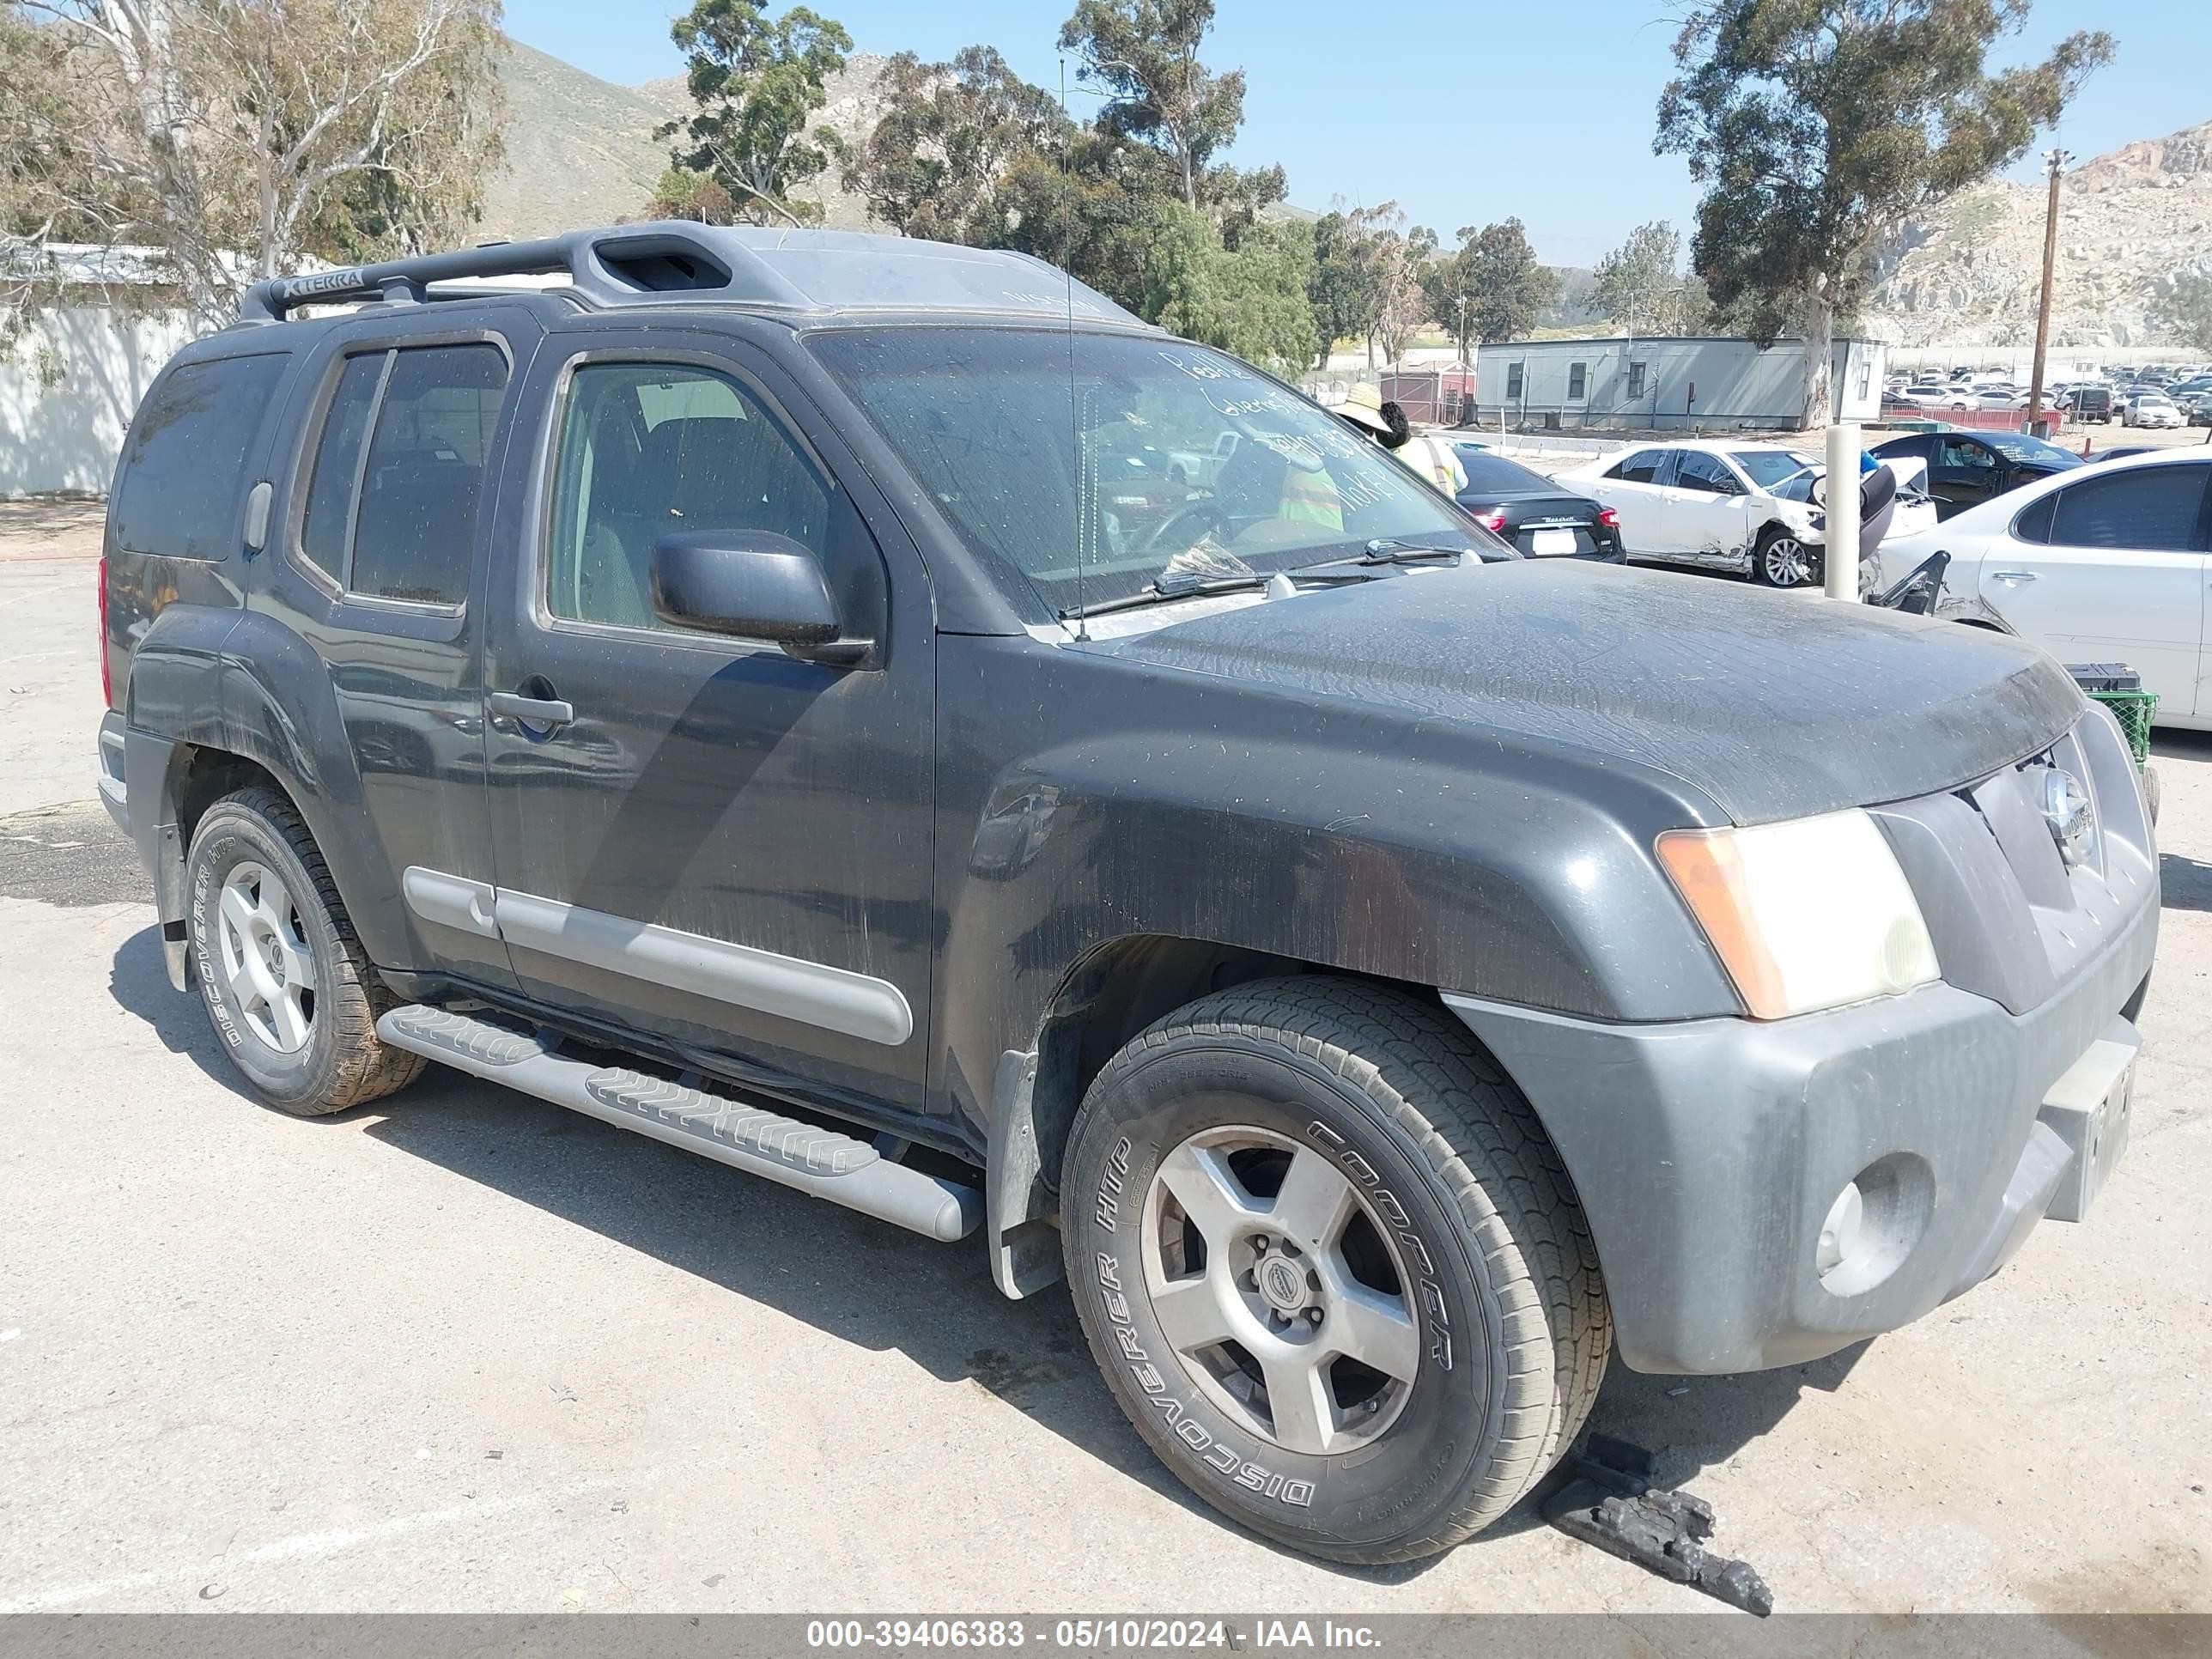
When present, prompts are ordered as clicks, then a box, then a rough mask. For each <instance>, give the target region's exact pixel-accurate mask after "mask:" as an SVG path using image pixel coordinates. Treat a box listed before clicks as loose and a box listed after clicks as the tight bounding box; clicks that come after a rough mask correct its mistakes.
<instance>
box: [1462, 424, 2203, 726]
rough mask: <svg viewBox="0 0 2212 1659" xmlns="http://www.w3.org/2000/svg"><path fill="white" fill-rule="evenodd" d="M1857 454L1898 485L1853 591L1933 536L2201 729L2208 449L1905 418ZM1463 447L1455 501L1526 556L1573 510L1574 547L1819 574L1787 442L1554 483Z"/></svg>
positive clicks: (1966, 569) (2059, 646) (1956, 571)
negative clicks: (2137, 676) (1893, 509)
mask: <svg viewBox="0 0 2212 1659" xmlns="http://www.w3.org/2000/svg"><path fill="white" fill-rule="evenodd" d="M1460 453H1461V456H1462V459H1463V460H1464V461H1466V462H1467V464H1468V470H1469V483H1470V487H1469V489H1468V491H1467V492H1465V493H1464V494H1462V496H1461V498H1460V499H1461V501H1462V505H1465V506H1468V507H1469V508H1470V510H1473V511H1474V513H1475V514H1476V516H1477V518H1478V519H1480V520H1482V522H1483V523H1485V524H1486V526H1488V527H1490V528H1491V529H1492V531H1493V532H1496V533H1498V534H1500V535H1503V536H1504V538H1506V539H1507V540H1509V541H1512V542H1515V543H1516V545H1518V546H1519V547H1520V548H1521V549H1522V551H1523V552H1524V553H1534V552H1536V551H1537V548H1536V547H1535V545H1534V544H1533V536H1534V533H1537V532H1535V530H1534V521H1535V520H1542V521H1543V522H1544V523H1545V524H1546V526H1547V527H1548V526H1550V525H1551V524H1552V523H1553V522H1555V521H1559V520H1571V521H1572V523H1573V524H1574V525H1575V526H1576V529H1575V534H1576V535H1577V537H1578V538H1579V537H1582V536H1589V538H1592V543H1593V544H1592V545H1591V546H1588V547H1585V546H1583V545H1582V544H1580V543H1579V541H1578V542H1577V545H1575V546H1574V547H1573V548H1572V550H1571V552H1572V554H1573V555H1574V556H1581V557H1584V558H1600V559H1605V560H1608V561H1611V562H1629V561H1632V562H1638V563H1644V562H1656V563H1666V564H1682V565H1694V566H1704V567H1707V568H1723V569H1736V570H1741V571H1742V572H1744V574H1747V575H1748V576H1749V577H1750V578H1751V580H1753V581H1755V582H1759V583H1761V584H1763V585H1765V586H1778V587H1790V586H1799V585H1802V584H1803V583H1805V582H1808V581H1813V580H1819V579H1820V557H1821V551H1822V550H1821V548H1820V532H1821V530H1822V529H1823V528H1824V527H1825V519H1824V516H1823V514H1822V513H1821V511H1820V507H1818V505H1817V504H1816V503H1815V501H1814V495H1816V494H1817V493H1818V484H1819V482H1820V477H1821V472H1822V468H1821V465H1820V463H1819V462H1817V461H1816V460H1814V459H1813V458H1812V457H1810V456H1808V455H1807V454H1805V453H1803V452H1802V451H1799V450H1796V449H1793V448H1790V447H1788V446H1785V445H1781V444H1759V443H1730V442H1702V441H1701V442H1696V443H1680V444H1657V445H1650V446H1645V447H1638V448H1633V449H1630V450H1628V451H1626V452H1625V453H1624V452H1620V451H1615V452H1613V453H1611V454H1607V455H1604V456H1601V457H1599V458H1597V459H1595V460H1593V461H1590V462H1589V463H1586V464H1584V465H1582V466H1579V467H1575V468H1571V469H1567V470H1565V471H1561V472H1560V473H1559V474H1558V476H1557V477H1555V478H1552V479H1547V478H1545V477H1542V476H1541V474H1538V473H1536V472H1534V471H1531V470H1530V469H1529V468H1528V467H1526V466H1524V465H1522V464H1521V463H1519V462H1516V461H1511V460H1508V459H1505V458H1504V457H1502V456H1499V455H1496V454H1494V453H1490V452H1488V451H1486V450H1482V449H1480V448H1477V447H1474V446H1473V445H1467V446H1464V447H1462V448H1461V450H1460ZM1869 453H1871V454H1872V455H1873V456H1874V457H1875V459H1878V460H1880V461H1881V462H1882V463H1883V464H1884V465H1887V466H1889V467H1890V468H1891V469H1892V470H1893V471H1897V472H1898V473H1899V475H1900V477H1902V478H1904V479H1905V480H1906V481H1907V487H1906V489H1905V492H1904V494H1903V495H1901V497H1900V504H1899V508H1898V513H1897V518H1896V520H1895V521H1894V522H1893V528H1892V531H1891V533H1890V534H1889V536H1888V537H1887V538H1886V539H1885V540H1884V541H1883V542H1882V544H1881V557H1880V560H1879V562H1878V569H1877V568H1875V566H1871V565H1870V566H1869V568H1868V571H1867V573H1866V575H1865V578H1864V581H1863V586H1873V585H1875V583H1876V582H1877V581H1886V580H1894V579H1896V578H1898V577H1899V576H1901V575H1902V574H1904V573H1905V572H1907V571H1909V570H1911V568H1913V567H1914V566H1916V565H1917V564H1919V563H1921V562H1923V561H1924V560H1925V559H1927V558H1928V557H1929V556H1931V555H1932V554H1934V553H1936V552H1937V551H1946V552H1948V554H1949V555H1950V556H1951V562H1950V566H1949V571H1948V576H1947V579H1946V580H1947V585H1948V587H1949V588H1950V590H1951V591H1952V592H1954V593H1957V594H1963V595H1967V596H1973V597H1976V598H1978V599H1979V600H1980V601H1981V602H1983V603H1984V604H1986V605H1988V606H1989V607H1990V609H1991V610H1993V611H1995V612H1996V613H1997V614H1999V615H2001V616H2002V617H2004V618H2005V619H2006V621H2007V622H2008V623H2009V624H2010V625H2011V627H2012V628H2013V629H2015V631H2016V632H2018V633H2020V634H2021V635H2025V636H2027V637H2028V638H2031V639H2033V640H2034V641H2037V642H2038V643H2039V644H2041V645H2043V646H2044V647H2045V648H2047V649H2048V650H2050V651H2051V653H2053V654H2054V655H2057V656H2058V657H2060V658H2061V659H2064V660H2068V661H2115V662H2124V663H2127V664H2129V665H2130V666H2132V667H2134V668H2135V669H2136V671H2138V672H2140V673H2141V674H2142V680H2143V687H2144V689H2145V690H2149V691H2153V692H2155V693H2156V694H2157V695H2158V697H2159V699H2160V702H2159V708H2158V719H2159V720H2160V723H2161V724H2170V725H2175V726H2191V727H2196V728H2198V729H2207V730H2212V692H2208V693H2206V694H2205V695H2203V696H2200V693H2199V689H2198V688H2199V686H2200V684H2208V685H2212V640H2208V639H2207V637H2206V626H2207V620H2208V619H2207V615H2206V612H2207V605H2206V602H2205V598H2204V595H2205V592H2206V591H2207V589H2208V586H2212V454H2199V453H2197V452H2194V451H2191V450H2187V449H2184V450H2179V451H2175V450H2160V449H2133V450H2125V451H2119V452H2111V453H2107V454H2106V455H2102V456H2100V457H2098V458H2097V460H2096V462H2095V463H2094V464H2089V463H2085V462H2084V461H2083V460H2082V459H2081V457H2080V456H2078V455H2075V454H2073V453H2070V452H2069V451H2067V450H2064V449H2062V448H2059V447H2057V446H2056V445H2053V444H2048V443H2045V442H2042V441H2039V440H2038V439H2034V438H2029V437H2026V436H2023V435H2018V434H2014V433H1991V432H1971V433H1970V432H1926V433H1910V434H1905V435H1900V436H1899V437H1896V438H1893V439H1891V440H1889V441H1887V442H1885V443H1882V444H1879V445H1876V446H1875V447H1874V449H1873V450H1871V451H1870V452H1869ZM1478 467H1479V468H1480V474H1479V476H1478V471H1477V469H1478ZM1923 480H1924V493H1923V491H1922V490H1921V489H1915V488H1913V486H1914V485H1920V484H1922V483H1923ZM1555 514H1556V515H1557V520H1554V516H1553V515H1555ZM1599 538H1609V539H1610V543H1611V545H1609V546H1599V545H1596V543H1597V541H1598V539H1599ZM1543 551H1546V552H1560V553H1565V552H1569V551H1570V549H1569V548H1568V547H1567V546H1566V545H1565V544H1564V543H1554V544H1545V545H1544V547H1543Z"/></svg>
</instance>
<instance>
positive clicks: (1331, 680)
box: [1073, 560, 2084, 823]
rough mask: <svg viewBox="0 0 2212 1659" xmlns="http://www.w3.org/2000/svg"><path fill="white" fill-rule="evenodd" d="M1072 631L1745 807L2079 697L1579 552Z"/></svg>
mask: <svg viewBox="0 0 2212 1659" xmlns="http://www.w3.org/2000/svg"><path fill="white" fill-rule="evenodd" d="M1073 648H1075V649H1079V650H1087V651H1095V652H1098V653H1103V654H1107V655H1111V656H1115V657H1120V658H1122V659H1127V660H1129V661H1131V662H1135V663H1141V664H1146V665H1152V666H1156V667H1159V668H1163V669H1170V670H1181V671H1187V672H1191V673H1198V674H1209V675H1214V676H1218V677H1219V678H1225V679H1230V680H1237V681H1243V682H1247V683H1249V684H1253V685H1254V686H1255V688H1259V687H1264V688H1266V689H1267V690H1269V691H1272V692H1275V693H1279V694H1281V695H1284V696H1291V697H1295V698H1298V699H1301V700H1306V701H1313V702H1327V703H1328V704H1329V705H1331V706H1332V707H1334V708H1342V707H1343V705H1344V704H1345V703H1346V702H1356V703H1362V704H1365V705H1367V706H1368V707H1370V708H1373V709H1375V710H1376V711H1378V712H1381V713H1386V714H1387V713H1388V712H1389V711H1395V713H1396V714H1398V715H1399V716H1400V717H1401V718H1402V719H1403V720H1406V721H1407V722H1408V723H1411V722H1417V721H1418V722H1429V721H1437V720H1445V721H1450V722H1453V723H1455V724H1457V725H1460V726H1463V727H1467V728H1471V729H1479V730H1483V731H1487V732H1495V733H1496V734H1497V735H1498V737H1499V738H1501V739H1502V740H1507V741H1510V740H1511V739H1512V738H1515V737H1516V736H1518V737H1522V738H1528V739H1530V740H1532V741H1534V742H1537V743H1540V744H1570V745H1572V746H1574V747H1577V748H1579V749H1582V750H1585V751H1587V752H1589V753H1591V754H1593V755H1595V756H1596V757H1600V758H1601V759H1606V760H1616V761H1621V762H1627V763H1634V764H1636V765H1638V766H1642V767H1649V768H1651V769H1656V770H1658V771H1661V772H1664V773H1668V774H1670V775H1673V776H1674V777H1677V778H1680V779H1681V780H1682V781H1685V782H1686V783H1689V784H1691V785H1692V786H1694V787H1696V788H1698V789H1699V790H1701V791H1702V792H1703V793H1705V795H1706V796H1708V797H1709V798H1710V799H1711V800H1712V801H1713V803H1714V804H1715V805H1717V806H1718V807H1720V808H1721V810H1722V811H1724V812H1726V813H1727V814H1728V815H1729V817H1730V818H1731V819H1733V820H1734V821H1735V822H1736V823H1766V822H1770V821H1771V820H1774V819H1778V818H1789V817H1803V816H1806V815H1808V814H1810V813H1814V812H1823V811H1834V810H1836V809H1838V808H1840V807H1845V806H1865V805H1875V804H1876V803H1879V802H1883V801H1893V800H1901V799H1907V798H1910V797H1912V796H1916V795H1925V794H1932V793H1936V792H1937V791H1939V790H1944V789H1950V788H1954V787H1957V786H1959V785H1960V784H1963V783H1967V782H1971V781H1974V780H1976V779H1978V778H1982V777H1985V776H1987V775H1989V774H1990V773H1992V772H1995V771H1996V770H1997V769H1999V768H2001V767H2003V766H2006V765H2008V764H2010V763H2013V762H2015V761H2018V760H2021V759H2023V758H2025V757H2027V756H2029V755H2032V754H2034V753H2036V752H2038V751H2039V750H2042V749H2045V748H2046V747H2048V746H2049V745H2050V744H2051V743H2052V742H2053V741H2054V740H2055V739H2056V738H2057V737H2058V736H2059V734H2060V733H2062V732H2064V731H2065V730H2066V729H2067V728H2068V727H2069V726H2071V725H2072V724H2073V723H2074V721H2075V720H2076V719H2077V718H2078V717H2079V716H2080V714H2081V710H2082V708H2083V706H2084V705H2083V703H2082V701H2081V693H2080V692H2079V691H2078V690H2076V689H2075V685H2074V683H2073V681H2072V680H2071V679H2070V678H2069V677H2068V676H2067V674H2066V672H2065V671H2064V670H2063V669H2062V668H2061V667H2059V665H2057V663H2055V662H2053V661H2052V660H2051V659H2050V658H2049V657H2047V656H2045V654H2044V653H2042V652H2040V651H2039V650H2037V649H2036V648H2035V647H2033V646H2031V645H2028V644H2026V643H2025V642H2023V641H2020V640H2016V639H2008V638H2007V637H2005V636H2004V635H1999V634H1993V633H1989V632H1985V631H1984V630H1981V629H1970V628H1960V627H1959V626H1957V625H1956V624H1955V623H1942V622H1934V621H1929V620H1927V619H1924V618H1921V617H1905V616H1899V615H1897V614H1896V613H1894V612H1891V611H1879V610H1875V609H1874V608H1873V607H1870V606H1866V605H1835V604H1832V603H1829V602H1827V601H1825V600H1820V599H1808V598H1802V597H1799V596H1796V595H1792V594H1784V593H1770V592H1764V591H1762V590H1759V589H1754V588H1751V587H1748V586H1733V585H1726V584H1723V583H1720V582H1716V581H1712V580H1704V579H1699V578H1693V577H1689V576H1681V575H1667V574H1659V573H1653V572H1641V571H1634V570H1616V569H1612V568H1596V567H1593V566H1590V565H1587V564H1583V563H1579V562H1570V561H1565V560H1560V561H1557V562H1553V561H1550V560H1525V561H1514V562H1507V563H1499V564H1490V565H1480V566H1463V567H1462V568H1458V569H1451V570H1431V571H1425V572H1422V571H1408V572H1407V573H1405V574H1400V575H1395V576H1391V577H1386V578H1384V579H1383V580H1377V581H1373V582H1368V583H1364V584H1360V585H1357V586H1347V587H1340V588H1329V589H1322V590H1319V591H1308V592H1303V593H1301V594H1299V595H1298V596H1297V598H1295V599H1279V600H1275V601H1273V602H1272V603H1268V604H1264V605H1246V606H1243V607H1242V608H1240V609H1235V610H1225V611H1212V612H1209V613H1207V614H1206V615H1203V616H1200V617H1194V618H1193V619H1192V620H1190V621H1188V622H1183V623H1173V624H1170V626H1167V627H1164V628H1161V629H1155V630H1154V631H1152V632H1150V633H1146V634H1139V635H1131V636H1127V637H1123V638H1121V639H1115V640H1098V641H1091V642H1089V643H1088V644H1085V645H1082V646H1079V647H1073ZM1416 741H1417V740H1416ZM1413 752H1414V753H1415V754H1418V750H1414V751H1413Z"/></svg>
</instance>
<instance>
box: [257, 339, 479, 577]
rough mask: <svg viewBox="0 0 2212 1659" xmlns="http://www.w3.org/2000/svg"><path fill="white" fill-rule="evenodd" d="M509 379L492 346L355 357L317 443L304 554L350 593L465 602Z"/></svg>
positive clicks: (422, 348) (305, 520)
mask: <svg viewBox="0 0 2212 1659" xmlns="http://www.w3.org/2000/svg"><path fill="white" fill-rule="evenodd" d="M506 392H507V357H506V354H505V353H503V352H501V350H500V349H499V348H498V347H497V346H495V345H491V344H489V343H483V342H471V343H467V344H465V345H442V346H414V347H409V348H406V349H398V350H391V351H379V352H372V353H368V354H365V355H362V356H356V357H352V358H349V359H348V360H347V362H346V365H345V368H344V369H343V371H342V372H341V373H340V374H339V375H338V380H337V386H336V387H335V389H334V390H333V392H332V393H331V404H330V409H329V410H328V412H327V413H326V414H325V416H324V417H323V428H322V435H321V437H320V439H319V441H318V443H317V445H316V450H315V459H314V465H313V471H312V472H311V474H310V476H309V480H308V484H307V507H306V511H305V513H304V514H303V516H302V519H301V531H300V550H301V553H302V554H303V555H304V556H306V557H307V558H308V559H310V560H311V561H313V562H314V563H315V564H317V565H318V566H319V567H321V568H322V569H324V570H325V571H326V572H328V573H329V574H330V575H331V577H332V578H333V579H334V580H337V582H338V584H339V585H340V586H342V587H343V588H344V589H346V591H347V592H352V593H359V594H363V595H366V596H368V597H369V598H372V599H400V600H405V601H408V602H410V603H413V604H419V605H459V604H461V603H462V602H463V600H465V599H466V598H467V597H468V591H469V570H470V566H471V560H472V557H473V555H474V553H475V550H476V545H477V515H478V512H479V509H480V508H481V507H482V504H483V480H484V471H485V467H486V465H487V464H488V462H489V459H490V455H491V443H492V437H493V435H494V434H495V432H496V431H497V430H498V428H499V416H500V407H501V402H502V401H503V399H504V398H505V396H506Z"/></svg>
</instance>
